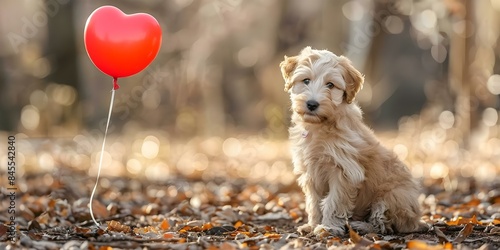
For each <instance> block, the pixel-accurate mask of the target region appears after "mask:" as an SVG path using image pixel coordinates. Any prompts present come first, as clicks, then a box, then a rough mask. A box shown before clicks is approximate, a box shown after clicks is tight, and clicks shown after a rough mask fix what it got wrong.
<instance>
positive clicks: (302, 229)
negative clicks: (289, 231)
mask: <svg viewBox="0 0 500 250" xmlns="http://www.w3.org/2000/svg"><path fill="white" fill-rule="evenodd" d="M312 230H313V226H311V225H309V224H304V225H302V226H300V227H298V228H297V232H299V233H300V234H301V235H307V234H310V233H311V232H312Z"/></svg>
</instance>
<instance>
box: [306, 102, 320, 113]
mask: <svg viewBox="0 0 500 250" xmlns="http://www.w3.org/2000/svg"><path fill="white" fill-rule="evenodd" d="M306 105H307V109H309V111H314V110H316V109H317V108H318V107H319V103H318V102H317V101H315V100H309V101H307V102H306Z"/></svg>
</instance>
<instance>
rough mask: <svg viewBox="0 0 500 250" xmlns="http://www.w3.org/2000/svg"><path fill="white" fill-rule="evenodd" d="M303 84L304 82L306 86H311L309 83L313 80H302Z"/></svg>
mask: <svg viewBox="0 0 500 250" xmlns="http://www.w3.org/2000/svg"><path fill="white" fill-rule="evenodd" d="M302 82H303V83H304V84H305V85H309V83H310V82H311V79H309V78H306V79H304V80H302Z"/></svg>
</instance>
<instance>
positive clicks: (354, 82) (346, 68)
mask: <svg viewBox="0 0 500 250" xmlns="http://www.w3.org/2000/svg"><path fill="white" fill-rule="evenodd" d="M339 64H340V66H341V67H342V68H343V71H342V77H343V78H344V81H345V82H346V90H345V100H346V102H347V103H349V104H350V103H352V101H353V100H354V97H355V96H356V94H357V93H358V92H359V91H360V90H361V88H362V87H363V82H364V81H365V79H364V77H363V75H362V74H361V73H360V72H359V71H358V70H357V69H355V68H354V67H353V66H352V63H351V61H350V60H349V59H348V58H347V57H345V56H340V57H339Z"/></svg>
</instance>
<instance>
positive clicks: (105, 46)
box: [84, 6, 162, 87]
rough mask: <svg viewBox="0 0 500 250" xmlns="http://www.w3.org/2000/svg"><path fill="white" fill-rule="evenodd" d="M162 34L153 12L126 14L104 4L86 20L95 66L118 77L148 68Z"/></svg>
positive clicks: (86, 45)
mask: <svg viewBox="0 0 500 250" xmlns="http://www.w3.org/2000/svg"><path fill="white" fill-rule="evenodd" d="M161 36H162V34H161V28H160V25H159V24H158V21H156V19H155V18H154V17H152V16H151V15H149V14H145V13H138V14H133V15H126V14H124V13H123V12H122V11H121V10H120V9H118V8H116V7H113V6H103V7H100V8H98V9H96V10H95V11H94V12H92V14H91V15H90V16H89V18H88V19H87V23H86V25H85V33H84V41H85V49H86V50H87V53H88V55H89V57H90V59H91V60H92V62H93V63H94V65H95V66H96V67H97V68H99V69H100V70H101V71H102V72H104V73H106V74H108V75H110V76H112V77H113V78H114V79H115V80H116V78H119V77H126V76H131V75H133V74H136V73H138V72H139V71H141V70H143V69H144V68H146V67H147V66H148V65H149V64H150V63H151V61H153V59H154V58H155V57H156V55H157V54H158V51H159V50H160V45H161ZM115 87H116V86H115Z"/></svg>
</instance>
